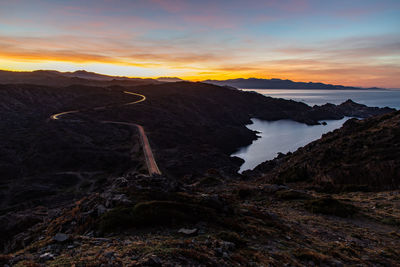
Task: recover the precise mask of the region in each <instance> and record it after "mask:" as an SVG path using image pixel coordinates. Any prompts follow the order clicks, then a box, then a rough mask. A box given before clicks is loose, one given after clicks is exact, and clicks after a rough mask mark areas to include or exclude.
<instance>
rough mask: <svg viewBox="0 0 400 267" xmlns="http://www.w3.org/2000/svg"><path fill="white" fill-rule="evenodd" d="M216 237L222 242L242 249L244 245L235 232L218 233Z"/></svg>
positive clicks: (243, 241)
mask: <svg viewBox="0 0 400 267" xmlns="http://www.w3.org/2000/svg"><path fill="white" fill-rule="evenodd" d="M217 237H218V238H220V239H222V240H224V241H228V242H232V243H234V244H235V245H236V246H238V247H243V246H244V245H246V241H245V240H244V239H242V238H241V237H240V236H239V235H238V234H237V233H235V232H227V231H223V232H219V233H218V234H217Z"/></svg>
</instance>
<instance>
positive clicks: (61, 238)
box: [53, 233, 69, 242]
mask: <svg viewBox="0 0 400 267" xmlns="http://www.w3.org/2000/svg"><path fill="white" fill-rule="evenodd" d="M68 239H69V235H67V234H63V233H57V234H56V235H55V236H54V237H53V240H54V241H57V242H64V241H66V240H68Z"/></svg>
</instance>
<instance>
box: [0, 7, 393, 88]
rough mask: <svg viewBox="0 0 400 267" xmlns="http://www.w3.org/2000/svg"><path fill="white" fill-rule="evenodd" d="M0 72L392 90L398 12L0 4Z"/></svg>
mask: <svg viewBox="0 0 400 267" xmlns="http://www.w3.org/2000/svg"><path fill="white" fill-rule="evenodd" d="M0 26H1V27H0V37H1V38H0V48H1V50H0V69H4V70H10V71H35V70H57V71H61V72H71V71H72V72H73V71H77V70H85V71H88V72H95V73H99V74H104V75H111V76H125V77H131V78H153V79H154V78H159V77H178V78H181V79H183V80H189V81H203V80H207V79H212V80H226V79H237V78H245V79H246V78H259V79H271V78H277V79H283V80H285V79H288V80H292V81H296V82H321V83H327V84H335V85H344V86H354V87H364V88H368V87H381V88H388V89H398V88H400V79H399V78H398V77H400V37H399V36H400V27H399V26H400V2H398V1H394V0H385V1H373V0H368V1H360V0H355V1H344V0H343V1H335V2H334V3H328V2H320V1H315V0H297V1H295V0H287V1H275V0H273V1H272V0H271V1H258V0H254V1H251V2H250V3H248V2H247V3H246V4H244V3H243V2H242V1H220V2H218V3H214V2H211V1H203V2H202V3H199V2H196V1H181V0H171V1H159V0H151V1H135V2H132V1H124V0H118V1H114V2H111V1H86V2H85V3H80V2H79V1H48V0H38V1H29V0H19V1H4V2H0Z"/></svg>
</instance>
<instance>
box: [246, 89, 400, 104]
mask: <svg viewBox="0 0 400 267" xmlns="http://www.w3.org/2000/svg"><path fill="white" fill-rule="evenodd" d="M242 90H243V91H255V92H257V93H260V94H263V95H266V96H271V97H276V98H284V99H291V100H295V101H301V102H304V103H306V104H308V105H310V106H313V105H323V104H326V103H332V104H341V103H343V102H344V101H346V100H347V99H351V100H353V101H354V102H357V103H360V104H364V105H367V106H371V107H386V106H388V107H392V108H396V109H400V90H397V91H395V90H277V89H242Z"/></svg>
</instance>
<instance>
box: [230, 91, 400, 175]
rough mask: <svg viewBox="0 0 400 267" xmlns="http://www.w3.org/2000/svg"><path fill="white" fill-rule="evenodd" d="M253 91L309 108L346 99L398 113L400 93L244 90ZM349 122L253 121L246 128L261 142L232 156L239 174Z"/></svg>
mask: <svg viewBox="0 0 400 267" xmlns="http://www.w3.org/2000/svg"><path fill="white" fill-rule="evenodd" d="M243 90H245V91H256V92H258V93H260V94H264V95H267V96H271V97H277V98H284V99H292V100H295V101H301V102H305V103H306V104H308V105H311V106H312V105H323V104H326V103H333V104H340V103H342V102H344V101H346V100H347V99H352V100H353V101H355V102H357V103H361V104H365V105H368V106H376V107H385V106H389V107H393V108H397V109H400V91H389V90H388V91H378V90H357V91H356V90H349V91H348V90H345V91H344V90H329V91H328V90H268V89H267V90H265V89H260V90H257V89H243ZM347 119H348V118H344V119H342V120H327V121H326V122H327V125H326V126H323V125H315V126H308V125H306V124H303V123H299V122H295V121H291V120H279V121H272V122H269V121H262V120H258V119H252V122H253V124H250V125H247V128H249V129H251V130H255V131H258V132H261V133H260V134H259V136H260V138H259V139H257V140H255V141H253V143H252V144H251V145H249V146H247V147H243V148H241V149H239V151H237V152H236V153H234V154H233V155H232V156H237V157H240V158H242V159H244V160H245V163H244V164H243V165H242V166H241V168H240V172H242V171H244V170H248V169H253V168H254V167H256V166H257V165H258V164H260V163H262V162H264V161H266V160H271V159H273V158H275V157H276V156H277V154H278V152H282V153H287V152H289V151H291V152H294V151H296V150H297V149H298V148H299V147H302V146H304V145H306V144H308V143H310V142H312V141H314V140H317V139H319V138H320V137H321V136H322V134H324V133H327V132H329V131H332V130H335V129H337V128H340V127H341V126H342V125H343V123H344V122H345V121H346V120H347Z"/></svg>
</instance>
